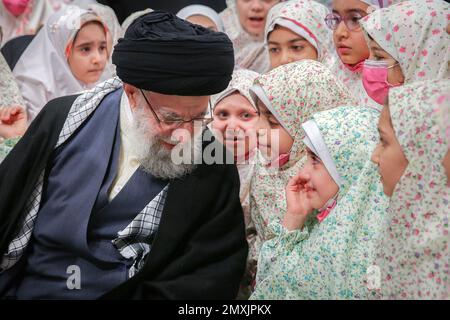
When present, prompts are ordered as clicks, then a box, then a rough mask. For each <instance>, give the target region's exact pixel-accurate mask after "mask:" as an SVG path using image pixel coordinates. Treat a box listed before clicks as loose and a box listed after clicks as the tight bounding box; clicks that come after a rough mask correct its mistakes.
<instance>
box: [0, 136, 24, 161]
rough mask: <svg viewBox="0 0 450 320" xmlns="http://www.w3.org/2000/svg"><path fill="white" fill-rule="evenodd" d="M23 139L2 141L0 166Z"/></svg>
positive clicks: (0, 142) (0, 144) (0, 145)
mask: <svg viewBox="0 0 450 320" xmlns="http://www.w3.org/2000/svg"><path fill="white" fill-rule="evenodd" d="M20 138H21V137H16V138H12V139H6V140H3V141H0V164H1V163H2V161H3V160H4V159H5V158H6V156H7V155H8V153H9V152H10V151H11V150H12V149H13V148H14V147H15V146H16V144H17V143H18V142H19V140H20Z"/></svg>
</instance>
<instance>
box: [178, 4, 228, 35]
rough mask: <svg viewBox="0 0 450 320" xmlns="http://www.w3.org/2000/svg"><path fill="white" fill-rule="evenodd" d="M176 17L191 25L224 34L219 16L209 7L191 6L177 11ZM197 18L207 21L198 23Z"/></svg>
mask: <svg viewBox="0 0 450 320" xmlns="http://www.w3.org/2000/svg"><path fill="white" fill-rule="evenodd" d="M177 16H178V17H179V18H181V19H184V20H187V21H189V22H191V23H195V24H199V25H202V26H204V27H205V28H209V29H212V30H214V31H219V32H224V27H223V22H222V19H221V18H220V16H219V14H218V13H217V12H216V11H215V10H214V9H211V8H210V7H207V6H204V5H201V4H193V5H190V6H187V7H184V8H183V9H181V10H180V11H178V13H177ZM199 16H200V17H201V18H206V19H208V20H209V21H208V20H206V21H200V20H199V18H198V17H199ZM201 18H200V19H201Z"/></svg>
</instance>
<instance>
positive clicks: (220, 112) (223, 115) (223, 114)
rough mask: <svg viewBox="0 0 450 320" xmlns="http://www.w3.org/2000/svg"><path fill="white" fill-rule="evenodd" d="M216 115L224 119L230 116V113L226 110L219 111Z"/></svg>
mask: <svg viewBox="0 0 450 320" xmlns="http://www.w3.org/2000/svg"><path fill="white" fill-rule="evenodd" d="M214 116H216V117H218V118H219V119H224V118H226V117H227V116H228V113H226V112H224V111H219V112H217V113H216V114H214Z"/></svg>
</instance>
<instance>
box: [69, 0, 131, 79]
mask: <svg viewBox="0 0 450 320" xmlns="http://www.w3.org/2000/svg"><path fill="white" fill-rule="evenodd" d="M78 6H79V7H80V8H83V9H86V10H89V11H93V12H95V13H96V14H97V15H98V16H99V17H100V18H101V19H102V20H103V21H104V23H105V25H106V27H107V34H108V37H107V45H108V53H109V62H108V64H107V66H106V68H105V69H106V72H104V73H103V74H102V78H101V79H102V80H107V79H109V77H111V76H115V75H116V67H115V66H114V65H113V64H112V60H111V57H112V51H113V49H114V46H115V45H116V44H117V41H119V38H121V37H122V36H123V30H122V27H121V25H120V23H119V20H118V19H117V16H116V13H115V12H114V10H113V9H111V7H108V6H105V5H102V4H99V3H89V2H88V3H83V4H78Z"/></svg>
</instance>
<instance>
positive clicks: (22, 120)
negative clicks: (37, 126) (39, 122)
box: [0, 106, 28, 139]
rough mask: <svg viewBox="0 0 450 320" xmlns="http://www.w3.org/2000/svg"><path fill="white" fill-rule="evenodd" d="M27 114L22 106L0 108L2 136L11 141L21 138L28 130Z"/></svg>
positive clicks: (0, 130) (0, 133)
mask: <svg viewBox="0 0 450 320" xmlns="http://www.w3.org/2000/svg"><path fill="white" fill-rule="evenodd" d="M27 127H28V125H27V112H26V111H25V109H24V108H23V107H21V106H11V107H3V108H0V136H1V137H3V138H5V139H9V138H15V137H21V136H23V135H24V133H25V131H26V130H27Z"/></svg>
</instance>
